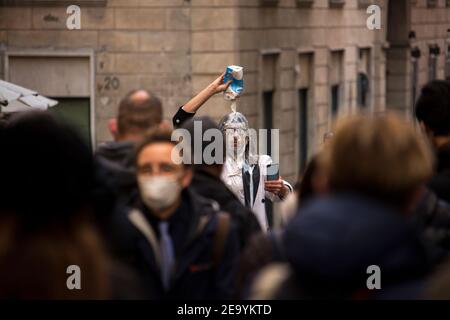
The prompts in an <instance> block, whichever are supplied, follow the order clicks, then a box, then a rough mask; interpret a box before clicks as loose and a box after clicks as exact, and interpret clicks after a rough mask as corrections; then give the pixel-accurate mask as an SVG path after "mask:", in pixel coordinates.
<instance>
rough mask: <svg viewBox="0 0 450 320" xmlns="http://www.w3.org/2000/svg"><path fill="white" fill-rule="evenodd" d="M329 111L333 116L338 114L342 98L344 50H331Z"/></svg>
mask: <svg viewBox="0 0 450 320" xmlns="http://www.w3.org/2000/svg"><path fill="white" fill-rule="evenodd" d="M329 79H330V113H331V117H332V118H334V117H336V116H337V115H338V113H339V111H340V110H339V109H340V106H341V105H340V104H341V101H342V100H343V97H342V96H341V95H342V86H343V84H344V51H343V50H339V51H333V52H332V53H331V68H330V77H329Z"/></svg>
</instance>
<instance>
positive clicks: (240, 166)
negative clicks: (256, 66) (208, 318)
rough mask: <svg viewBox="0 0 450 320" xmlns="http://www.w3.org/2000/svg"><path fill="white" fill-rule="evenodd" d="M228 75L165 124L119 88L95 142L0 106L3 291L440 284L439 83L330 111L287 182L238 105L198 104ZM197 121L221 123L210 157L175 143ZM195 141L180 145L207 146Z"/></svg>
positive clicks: (407, 291) (173, 291)
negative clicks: (215, 111)
mask: <svg viewBox="0 0 450 320" xmlns="http://www.w3.org/2000/svg"><path fill="white" fill-rule="evenodd" d="M228 85H229V83H224V81H223V75H222V76H220V77H218V78H217V79H216V80H215V81H214V82H212V83H211V84H210V85H208V86H207V87H206V88H205V89H204V90H203V91H201V92H200V93H199V94H198V95H196V96H195V97H193V98H192V99H191V100H190V101H188V102H187V103H186V104H185V105H184V106H182V107H180V108H179V110H178V111H177V112H176V114H175V115H171V116H173V118H172V119H173V123H172V124H170V123H168V122H166V121H164V120H163V118H164V117H163V112H164V107H163V103H162V102H161V101H160V99H158V98H157V97H156V96H155V95H154V94H152V93H151V92H149V91H147V90H142V89H138V90H133V91H131V92H130V93H128V94H127V95H126V96H125V97H124V98H123V99H122V100H121V102H120V105H119V108H118V114H117V117H116V118H115V119H111V121H110V122H109V129H110V131H111V134H112V136H113V137H114V140H113V141H111V142H108V143H104V144H101V145H99V146H98V147H97V148H96V150H95V152H94V154H93V153H92V151H91V150H90V149H89V147H88V146H87V145H86V144H85V143H84V141H83V140H82V139H81V138H80V136H79V135H78V133H77V132H76V131H75V130H74V129H73V128H72V127H71V126H70V125H67V124H66V123H63V122H61V121H59V120H57V119H55V118H54V117H53V116H52V115H51V114H49V113H48V112H46V111H27V112H21V113H17V114H13V115H11V116H9V117H7V118H4V119H2V120H1V122H0V150H1V151H2V152H1V157H0V167H1V168H2V172H1V183H0V298H2V299H11V298H12V299H158V300H160V299H161V300H162V299H164V300H165V299H177V300H180V299H181V300H210V299H323V298H333V299H434V298H436V299H447V298H450V264H449V263H448V262H447V255H448V251H449V250H450V204H449V202H450V83H449V82H447V81H437V80H436V81H432V82H430V83H429V84H427V85H426V86H424V88H423V89H422V91H421V94H420V97H419V99H418V100H417V103H416V105H415V121H406V120H405V119H404V117H401V116H399V115H394V114H383V115H373V116H361V115H356V116H351V117H347V118H345V119H341V120H339V121H338V122H337V124H336V126H335V128H334V129H333V133H332V134H328V135H327V137H326V138H325V139H324V142H323V145H322V148H321V150H320V151H319V152H318V153H317V154H315V155H314V156H313V157H312V158H311V159H310V162H309V164H308V165H307V167H306V169H305V170H304V171H303V172H302V173H301V175H300V177H299V179H298V181H297V182H296V183H295V185H294V187H292V186H291V184H290V183H289V182H287V181H286V180H284V179H283V178H282V177H280V176H279V175H276V176H270V173H269V172H268V168H269V167H270V166H271V165H273V162H274V161H273V159H272V158H271V157H270V156H268V155H265V154H254V153H253V152H252V151H251V150H249V139H248V131H249V125H248V121H247V119H246V118H245V115H243V114H241V113H239V112H233V113H232V114H228V115H226V116H225V117H224V118H223V119H222V121H220V123H216V122H215V121H214V120H212V119H211V118H210V117H207V116H203V117H197V116H196V115H195V114H196V112H197V111H198V110H199V109H200V108H201V107H202V106H203V105H204V103H205V102H206V101H207V100H208V99H209V98H211V97H212V96H213V95H215V94H217V93H220V92H222V91H224V90H225V89H226V88H227V86H228ZM197 121H200V122H201V124H202V126H201V130H202V131H201V134H202V136H203V133H205V132H207V131H208V130H210V129H215V130H220V131H221V132H222V133H223V134H224V135H226V133H228V132H229V131H231V133H232V134H231V138H230V139H225V141H227V145H226V146H225V145H224V148H225V149H226V150H224V152H223V156H222V157H219V160H221V161H215V162H212V163H211V162H210V161H205V160H204V159H202V161H200V162H195V163H194V164H191V163H185V162H183V156H184V155H183V154H182V153H180V152H175V151H176V150H177V144H178V143H179V141H175V140H174V139H173V132H174V129H183V130H185V131H187V132H188V133H190V134H192V135H194V134H195V133H196V130H197V127H196V126H195V122H197ZM281 143H282V142H281ZM194 144H195V140H192V141H191V144H190V145H189V147H190V148H188V149H185V150H184V152H186V150H188V151H187V152H194V150H197V151H198V150H200V152H201V153H203V151H205V150H207V149H208V148H209V147H210V146H209V144H210V142H209V141H202V144H201V145H200V146H196V145H194ZM229 148H230V149H231V150H232V152H229ZM253 158H254V159H256V160H255V161H251V160H252V159H253ZM216 159H217V158H216ZM281 169H282V168H281ZM275 201H277V202H281V203H282V205H281V210H276V211H272V210H269V209H268V208H269V206H270V204H271V203H272V202H275ZM273 215H277V216H278V217H277V219H275V218H274V217H273ZM275 220H276V221H278V222H279V223H278V224H277V225H275V223H274V221H275ZM69 266H77V267H79V270H80V275H81V279H80V283H81V287H80V288H75V289H74V288H69V286H68V280H67V279H68V276H69V275H68V272H67V268H68V267H69ZM371 267H375V269H376V270H378V271H379V275H378V276H379V279H378V280H377V281H378V285H377V286H376V287H375V288H374V287H371V286H369V285H368V278H369V277H370V276H371V273H369V272H368V270H369V269H370V268H371ZM370 270H371V269H370Z"/></svg>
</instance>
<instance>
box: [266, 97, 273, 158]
mask: <svg viewBox="0 0 450 320" xmlns="http://www.w3.org/2000/svg"><path fill="white" fill-rule="evenodd" d="M273 94H274V92H273V90H271V91H264V92H263V121H264V124H263V125H264V128H265V129H267V154H268V155H269V156H272V146H271V141H272V130H271V129H273Z"/></svg>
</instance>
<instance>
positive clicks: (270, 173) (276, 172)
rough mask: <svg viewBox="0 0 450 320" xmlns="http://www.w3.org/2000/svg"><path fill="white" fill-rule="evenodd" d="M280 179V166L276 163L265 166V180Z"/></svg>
mask: <svg viewBox="0 0 450 320" xmlns="http://www.w3.org/2000/svg"><path fill="white" fill-rule="evenodd" d="M278 179H280V166H279V165H278V164H269V165H268V166H267V178H266V180H267V181H277V180H278Z"/></svg>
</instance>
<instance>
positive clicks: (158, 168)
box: [137, 163, 180, 176]
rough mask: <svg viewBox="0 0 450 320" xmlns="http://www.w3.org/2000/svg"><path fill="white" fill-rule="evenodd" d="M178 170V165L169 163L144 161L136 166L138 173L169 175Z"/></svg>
mask: <svg viewBox="0 0 450 320" xmlns="http://www.w3.org/2000/svg"><path fill="white" fill-rule="evenodd" d="M179 171H180V167H179V166H177V165H174V164H169V163H159V164H154V165H153V164H150V163H146V164H144V165H142V166H139V167H138V168H137V172H138V174H139V175H146V176H151V175H171V174H176V173H178V172H179Z"/></svg>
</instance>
